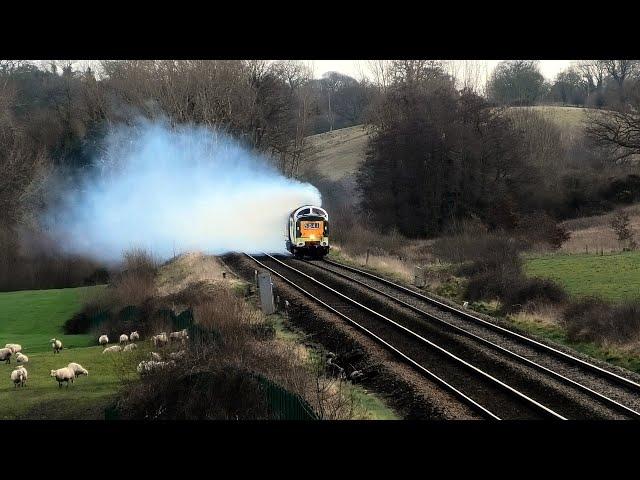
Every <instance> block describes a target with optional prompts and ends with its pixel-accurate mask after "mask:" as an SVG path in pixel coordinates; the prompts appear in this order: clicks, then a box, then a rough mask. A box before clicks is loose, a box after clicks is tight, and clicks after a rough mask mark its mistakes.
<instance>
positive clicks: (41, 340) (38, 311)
mask: <svg viewBox="0 0 640 480" xmlns="http://www.w3.org/2000/svg"><path fill="white" fill-rule="evenodd" d="M97 288H104V287H102V286H97V287H80V288H62V289H55V290H26V291H20V292H2V293H0V344H1V345H0V347H3V346H4V345H5V344H6V343H19V344H20V345H22V346H23V348H24V349H25V351H27V352H29V353H31V352H33V353H35V352H44V351H48V350H49V349H50V346H49V340H50V339H51V338H53V337H56V338H60V339H61V340H62V342H63V343H64V345H65V347H68V348H78V347H87V346H89V345H93V344H94V339H93V338H92V337H90V336H89V335H70V336H67V335H64V334H63V331H62V325H63V324H64V322H65V321H66V320H67V319H68V318H70V317H71V316H72V315H73V314H74V313H75V312H76V311H78V309H79V307H80V304H81V302H82V298H83V296H84V295H87V294H89V292H90V291H91V290H93V289H97Z"/></svg>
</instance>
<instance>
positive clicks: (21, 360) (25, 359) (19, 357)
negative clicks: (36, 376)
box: [16, 352, 29, 363]
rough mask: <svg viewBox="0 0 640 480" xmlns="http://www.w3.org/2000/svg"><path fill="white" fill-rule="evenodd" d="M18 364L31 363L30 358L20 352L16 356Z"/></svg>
mask: <svg viewBox="0 0 640 480" xmlns="http://www.w3.org/2000/svg"><path fill="white" fill-rule="evenodd" d="M16 362H18V363H29V357H27V356H26V355H25V354H24V353H21V352H18V354H17V355H16Z"/></svg>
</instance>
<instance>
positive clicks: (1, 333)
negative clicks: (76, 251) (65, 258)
mask: <svg viewBox="0 0 640 480" xmlns="http://www.w3.org/2000/svg"><path fill="white" fill-rule="evenodd" d="M98 288H104V287H100V286H98V287H81V288H64V289H56V290H32V291H20V292H5V293H0V343H1V345H0V346H4V344H5V343H19V344H21V345H22V350H23V352H24V353H25V354H26V355H27V356H28V357H29V363H28V364H27V365H26V369H27V371H28V373H29V379H28V381H27V386H26V387H24V388H16V387H14V385H13V383H12V382H11V379H10V375H11V371H12V370H13V369H14V368H15V366H16V362H15V359H12V361H11V364H5V363H0V419H2V420H6V419H102V418H104V408H105V407H107V406H108V405H109V403H110V402H111V401H113V399H114V397H115V395H116V394H117V392H118V389H119V388H120V386H121V385H122V381H126V380H127V379H129V378H136V376H137V373H136V371H135V365H136V364H137V362H138V361H139V357H140V356H142V355H144V354H145V353H146V350H147V349H145V348H144V347H143V348H140V349H139V350H138V351H136V352H135V353H131V354H122V353H120V354H113V355H108V354H105V355H103V354H102V347H100V346H94V345H95V343H96V339H95V338H93V336H90V335H64V334H63V332H62V325H63V324H64V322H65V321H66V320H67V319H68V318H69V317H71V316H72V315H73V314H74V313H75V312H76V311H78V309H79V308H80V305H81V302H82V300H83V298H84V297H85V295H88V294H90V293H91V292H92V291H95V289H98ZM52 337H56V338H60V339H62V342H63V344H64V347H65V348H64V349H63V350H62V352H61V353H59V354H54V353H53V351H52V350H51V347H50V345H49V339H51V338H52ZM69 362H76V363H80V364H81V365H82V366H84V367H85V368H86V369H87V370H89V376H88V377H84V376H83V377H80V378H78V379H76V381H75V382H74V383H73V384H72V385H70V386H69V388H67V387H66V386H63V387H62V388H59V387H58V383H57V382H56V381H55V379H54V378H52V377H50V376H49V374H50V371H51V370H52V369H57V368H62V367H65V366H67V365H68V364H69Z"/></svg>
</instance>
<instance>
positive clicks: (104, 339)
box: [98, 335, 109, 345]
mask: <svg viewBox="0 0 640 480" xmlns="http://www.w3.org/2000/svg"><path fill="white" fill-rule="evenodd" d="M98 343H99V344H100V345H106V344H107V343H109V337H107V336H106V335H100V338H99V339H98Z"/></svg>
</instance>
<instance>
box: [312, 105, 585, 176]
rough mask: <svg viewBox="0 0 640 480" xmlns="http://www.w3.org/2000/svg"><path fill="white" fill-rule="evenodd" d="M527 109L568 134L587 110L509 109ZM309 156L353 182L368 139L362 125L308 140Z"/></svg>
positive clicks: (319, 165)
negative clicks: (541, 115) (310, 152)
mask: <svg viewBox="0 0 640 480" xmlns="http://www.w3.org/2000/svg"><path fill="white" fill-rule="evenodd" d="M523 108H529V109H532V110H534V111H537V112H540V113H542V114H543V115H544V116H545V117H547V118H548V119H549V120H551V121H553V122H554V123H556V124H557V125H558V126H559V127H560V128H562V129H566V131H565V133H567V134H570V133H571V132H574V131H576V130H577V129H580V128H582V122H583V120H585V118H586V115H587V112H588V111H589V110H590V109H588V108H576V107H560V106H551V105H539V106H535V107H511V109H513V110H517V109H523ZM307 138H308V140H309V141H310V143H311V148H312V155H311V157H310V161H309V164H310V165H314V166H315V167H316V168H317V169H318V171H319V172H320V173H322V174H323V175H325V176H327V177H328V178H329V179H331V180H334V181H337V180H347V181H352V180H353V177H354V174H355V173H356V171H357V170H358V167H359V165H360V164H361V163H362V161H363V160H364V156H365V151H366V147H367V138H368V135H367V133H366V131H365V130H364V127H363V125H356V126H353V127H347V128H341V129H339V130H334V131H332V132H325V133H319V134H317V135H311V136H309V137H307Z"/></svg>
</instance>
